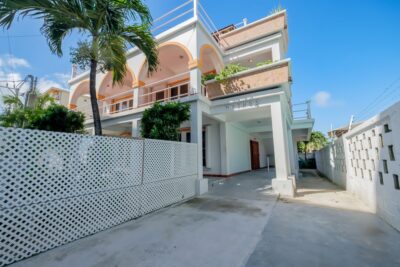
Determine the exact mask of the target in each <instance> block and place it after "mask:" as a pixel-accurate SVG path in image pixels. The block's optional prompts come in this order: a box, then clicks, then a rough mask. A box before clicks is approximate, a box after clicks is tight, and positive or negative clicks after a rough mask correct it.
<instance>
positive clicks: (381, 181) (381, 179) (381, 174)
mask: <svg viewBox="0 0 400 267" xmlns="http://www.w3.org/2000/svg"><path fill="white" fill-rule="evenodd" d="M379 183H380V184H381V185H383V173H381V172H379Z"/></svg>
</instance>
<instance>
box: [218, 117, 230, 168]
mask: <svg viewBox="0 0 400 267" xmlns="http://www.w3.org/2000/svg"><path fill="white" fill-rule="evenodd" d="M219 137H220V151H221V174H225V175H228V174H229V167H228V147H227V143H226V142H227V140H226V137H227V136H226V122H220V124H219Z"/></svg>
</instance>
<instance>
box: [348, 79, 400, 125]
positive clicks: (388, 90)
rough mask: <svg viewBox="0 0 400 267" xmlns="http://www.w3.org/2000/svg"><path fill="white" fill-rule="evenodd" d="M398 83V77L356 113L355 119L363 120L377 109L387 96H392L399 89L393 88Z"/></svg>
mask: <svg viewBox="0 0 400 267" xmlns="http://www.w3.org/2000/svg"><path fill="white" fill-rule="evenodd" d="M399 81H400V77H398V78H397V79H395V80H394V81H393V82H392V83H390V84H389V86H387V87H386V88H384V89H383V91H382V92H381V93H380V94H379V95H378V96H377V97H376V98H375V99H374V100H372V101H371V102H370V103H369V104H368V105H367V106H366V107H365V108H363V109H362V110H361V111H359V112H357V113H356V115H355V117H356V118H363V117H365V116H366V115H367V114H370V113H371V112H372V111H373V110H375V109H376V108H377V107H379V106H378V105H379V104H381V103H382V102H383V101H384V100H385V99H387V98H388V97H389V96H392V95H393V94H394V93H396V91H397V89H398V88H399V87H394V86H395V85H396V83H398V82H399ZM357 120H358V119H357Z"/></svg>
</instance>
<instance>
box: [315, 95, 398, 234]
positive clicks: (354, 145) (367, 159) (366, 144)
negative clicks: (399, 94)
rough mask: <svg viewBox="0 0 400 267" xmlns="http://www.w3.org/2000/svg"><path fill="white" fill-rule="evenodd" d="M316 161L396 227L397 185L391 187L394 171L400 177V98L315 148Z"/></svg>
mask: <svg viewBox="0 0 400 267" xmlns="http://www.w3.org/2000/svg"><path fill="white" fill-rule="evenodd" d="M385 125H388V127H389V129H390V131H389V132H388V131H385ZM381 137H382V140H383V144H382V143H381ZM390 146H393V154H394V158H391V156H390V149H389V147H390ZM316 161H317V168H318V170H319V171H320V172H321V173H323V174H324V175H326V176H327V177H328V178H329V179H331V180H332V181H333V182H335V183H337V184H339V185H341V186H343V187H345V188H346V189H347V191H349V192H351V193H352V194H354V195H355V196H357V197H358V198H360V199H361V200H362V201H363V202H364V203H366V204H367V205H368V206H369V207H370V208H371V209H372V210H373V211H375V212H376V213H377V214H378V215H380V216H381V217H382V218H383V219H384V220H386V221H387V222H388V223H389V224H391V225H392V226H394V227H395V228H397V229H399V230H400V189H398V188H395V175H397V176H398V177H399V179H400V102H398V103H396V104H395V105H393V106H391V107H390V108H388V109H387V110H385V111H383V112H382V113H380V114H378V115H376V116H375V117H373V118H371V119H369V120H367V121H365V122H364V123H362V124H361V125H360V126H358V127H356V128H355V129H353V130H352V131H350V132H349V133H347V134H346V135H344V136H343V137H341V138H339V139H338V140H336V141H335V142H334V143H333V144H332V145H330V146H328V147H326V148H324V149H322V150H321V151H318V152H317V153H316ZM384 161H386V162H387V172H386V171H385V168H384ZM381 177H382V180H381ZM399 182H400V181H399Z"/></svg>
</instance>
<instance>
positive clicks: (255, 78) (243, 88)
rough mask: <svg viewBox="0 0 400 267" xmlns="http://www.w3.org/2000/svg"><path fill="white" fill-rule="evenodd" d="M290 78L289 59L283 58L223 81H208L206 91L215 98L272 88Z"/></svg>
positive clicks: (288, 80) (210, 96) (211, 97)
mask: <svg viewBox="0 0 400 267" xmlns="http://www.w3.org/2000/svg"><path fill="white" fill-rule="evenodd" d="M290 80H291V78H290V72H289V60H283V61H280V62H275V63H272V64H269V65H266V66H262V67H256V68H253V69H250V70H246V71H242V72H240V73H237V74H235V75H233V76H232V77H230V78H228V79H227V80H226V81H223V82H218V81H216V80H212V81H208V82H206V91H207V96H208V98H210V99H214V98H218V97H223V96H225V95H230V94H235V93H244V92H248V91H254V90H258V89H265V88H272V87H274V86H277V85H280V84H283V83H286V82H290Z"/></svg>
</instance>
